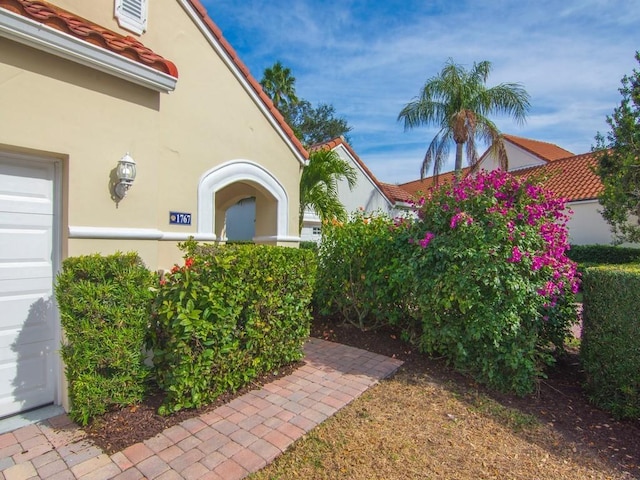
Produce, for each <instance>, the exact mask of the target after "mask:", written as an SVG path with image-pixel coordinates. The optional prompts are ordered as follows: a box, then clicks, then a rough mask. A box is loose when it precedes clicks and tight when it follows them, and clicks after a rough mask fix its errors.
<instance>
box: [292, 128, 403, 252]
mask: <svg viewBox="0 0 640 480" xmlns="http://www.w3.org/2000/svg"><path fill="white" fill-rule="evenodd" d="M323 148H327V149H331V150H333V151H334V152H335V153H336V154H337V155H338V156H339V157H340V158H341V159H343V160H344V161H346V162H348V163H349V164H350V165H351V166H353V168H355V170H356V174H357V181H356V184H355V186H354V187H353V189H350V188H349V184H348V183H347V181H346V180H341V181H339V182H338V197H339V198H340V202H341V203H342V204H343V205H344V207H345V209H346V211H347V213H352V212H355V211H356V210H358V209H363V210H364V211H365V212H370V213H373V212H381V213H385V214H388V215H390V216H397V215H401V214H403V213H406V212H407V210H408V209H409V208H410V203H409V202H410V200H411V195H410V194H408V193H407V192H406V191H404V190H403V189H401V188H399V187H398V186H397V185H391V184H388V183H382V182H380V181H379V180H378V179H377V178H376V177H375V175H374V174H373V173H372V172H371V170H369V169H368V168H367V166H366V165H365V163H364V162H363V161H362V160H361V159H360V157H358V155H357V154H356V153H355V152H354V150H353V148H351V146H350V145H349V144H348V143H347V142H346V141H345V139H344V138H342V137H337V138H334V139H332V140H329V141H327V142H324V143H321V144H318V145H314V146H313V147H311V150H318V149H323ZM321 234H322V224H321V222H320V218H319V217H318V215H317V214H316V213H315V212H313V211H306V212H305V214H304V218H303V225H302V233H301V235H300V236H301V238H302V240H307V241H319V240H320V237H321Z"/></svg>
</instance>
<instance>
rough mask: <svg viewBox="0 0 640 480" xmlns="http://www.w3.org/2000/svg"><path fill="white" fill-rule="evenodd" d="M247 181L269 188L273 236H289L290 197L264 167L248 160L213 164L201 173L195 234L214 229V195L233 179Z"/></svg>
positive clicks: (234, 181) (284, 237)
mask: <svg viewBox="0 0 640 480" xmlns="http://www.w3.org/2000/svg"><path fill="white" fill-rule="evenodd" d="M242 181H249V182H253V183H255V184H257V185H260V186H261V187H262V188H264V189H265V190H266V191H267V192H269V193H270V194H271V195H272V196H273V197H274V199H275V200H276V203H277V205H278V206H277V219H276V221H277V226H276V237H275V238H276V239H277V240H279V239H287V240H288V239H290V238H291V237H290V236H289V197H288V196H287V192H286V191H285V189H284V187H283V186H282V185H281V184H280V182H279V181H278V180H277V179H276V178H275V177H274V176H273V175H272V174H271V173H269V172H268V171H267V170H265V169H264V168H263V167H262V166H260V165H258V164H257V163H254V162H251V161H249V160H232V161H230V162H226V163H224V164H222V165H219V166H217V167H214V168H212V169H211V170H208V171H207V172H205V173H204V175H202V177H200V182H199V183H198V217H197V218H198V234H200V235H206V234H209V235H210V234H212V233H215V231H214V226H215V208H214V207H215V206H214V199H213V196H214V194H215V193H216V192H218V191H220V190H222V189H223V188H225V187H227V186H229V185H231V184H232V183H236V182H242Z"/></svg>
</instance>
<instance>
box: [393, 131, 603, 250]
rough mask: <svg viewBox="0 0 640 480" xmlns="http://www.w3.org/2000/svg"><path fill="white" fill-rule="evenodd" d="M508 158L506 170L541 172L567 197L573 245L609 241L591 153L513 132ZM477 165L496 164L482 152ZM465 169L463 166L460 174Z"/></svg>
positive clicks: (421, 184) (409, 186) (447, 177)
mask: <svg viewBox="0 0 640 480" xmlns="http://www.w3.org/2000/svg"><path fill="white" fill-rule="evenodd" d="M504 140H505V148H506V151H507V157H508V159H509V171H510V172H511V173H513V174H514V175H519V176H542V177H545V178H546V179H547V180H546V181H545V186H546V187H547V188H549V189H550V190H552V191H553V192H555V193H556V194H557V195H558V196H561V197H564V198H566V199H567V201H568V206H569V208H570V209H571V210H572V211H573V212H574V213H573V215H572V217H571V219H570V220H569V222H568V224H567V226H568V229H569V242H570V243H572V244H575V245H585V244H598V243H599V244H609V243H611V242H612V241H613V236H612V234H611V229H610V226H609V224H608V223H607V222H606V220H605V219H604V218H603V217H602V215H601V214H600V204H599V203H598V196H599V195H600V193H601V192H602V188H603V187H602V183H601V181H600V178H599V177H598V176H597V175H596V174H595V173H594V172H593V168H594V167H595V166H596V165H597V163H598V161H597V158H596V156H595V154H593V153H585V154H582V155H574V154H573V153H571V152H569V151H568V150H565V149H563V148H561V147H558V146H557V145H554V144H552V143H547V142H540V141H537V140H530V139H527V138H522V137H516V136H514V135H504ZM480 168H483V169H485V170H493V169H495V168H498V162H497V161H496V159H495V158H494V157H492V156H491V155H489V154H488V152H485V154H484V155H483V156H482V157H481V158H480ZM468 173H469V168H465V169H464V172H463V175H467V174H468ZM452 178H453V172H448V173H445V174H442V175H440V176H439V179H438V182H439V183H442V182H448V181H451V179H452ZM432 185H433V177H429V178H425V179H424V180H415V181H413V182H407V183H404V184H401V185H399V186H400V187H401V188H403V189H404V190H406V191H407V192H408V193H410V194H412V195H415V194H417V193H418V192H420V191H426V190H427V189H428V188H430V187H431V186H432Z"/></svg>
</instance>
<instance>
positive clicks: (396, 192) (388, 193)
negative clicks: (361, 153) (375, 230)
mask: <svg viewBox="0 0 640 480" xmlns="http://www.w3.org/2000/svg"><path fill="white" fill-rule="evenodd" d="M338 145H342V146H343V147H344V148H345V149H346V150H347V151H348V152H349V155H351V156H352V157H353V159H354V160H355V161H356V163H357V164H358V165H359V166H360V168H361V169H362V170H363V171H364V173H365V174H366V175H367V176H368V177H369V178H370V179H371V181H372V182H373V183H374V185H375V186H376V187H378V189H379V190H380V191H381V192H382V194H383V195H384V196H385V197H387V199H388V200H389V201H391V203H395V202H409V201H410V200H411V199H412V196H411V195H410V194H409V193H407V191H406V190H404V189H402V188H400V187H399V186H397V185H392V184H390V183H383V182H380V181H379V180H378V179H377V178H376V176H375V175H374V174H373V172H372V171H371V170H369V167H367V166H366V165H365V163H364V162H363V161H362V160H361V159H360V157H358V155H357V154H356V152H355V151H354V150H353V148H351V145H349V144H348V143H347V142H346V140H345V139H344V138H342V137H336V138H332V139H331V140H328V141H326V142H322V143H317V144H315V145H312V146H311V147H310V148H309V150H310V151H312V152H314V151H317V150H321V149H324V148H326V149H329V150H333V149H334V148H336V147H337V146H338Z"/></svg>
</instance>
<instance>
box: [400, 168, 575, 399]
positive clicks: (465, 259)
mask: <svg viewBox="0 0 640 480" xmlns="http://www.w3.org/2000/svg"><path fill="white" fill-rule="evenodd" d="M564 209H565V204H564V201H562V200H560V199H557V198H555V197H554V196H553V194H552V193H551V192H549V191H547V190H545V189H544V188H542V186H541V185H536V184H531V183H523V182H522V181H521V180H519V179H517V178H515V177H513V176H511V175H509V174H508V173H506V172H502V171H499V170H496V171H494V172H490V173H486V172H480V173H479V174H478V176H477V177H468V178H466V179H464V180H461V181H460V182H459V183H457V184H455V185H444V186H442V187H440V188H439V189H436V190H433V191H432V192H431V193H430V194H429V195H428V197H427V198H426V199H424V203H423V205H422V207H421V208H420V211H419V214H420V218H421V221H420V222H416V224H415V225H414V228H413V231H412V233H413V239H414V240H413V241H414V244H415V245H416V246H417V247H418V248H416V251H415V253H414V256H413V258H412V260H411V263H412V266H413V268H414V272H415V278H414V279H413V280H414V281H416V282H418V285H417V289H416V306H417V308H418V309H419V312H420V317H421V320H422V332H421V337H420V348H421V349H422V350H423V351H425V352H428V353H438V354H441V355H444V356H446V357H447V358H448V359H449V360H450V361H451V362H452V363H453V365H454V366H455V367H456V368H458V369H460V370H462V371H466V372H469V373H471V374H472V375H474V376H475V377H476V378H477V379H478V380H479V381H481V382H483V383H486V384H488V385H490V386H492V387H494V388H497V389H499V390H510V391H514V392H516V393H518V394H526V393H528V392H530V391H532V390H533V388H534V387H535V381H536V379H537V378H538V377H540V376H541V375H542V374H543V367H544V365H546V364H550V363H552V362H553V356H552V355H551V353H552V352H553V351H554V350H556V351H557V350H561V349H562V347H563V341H564V338H565V337H566V336H567V334H568V333H569V328H570V325H571V324H572V323H573V322H575V321H576V312H575V309H574V308H573V305H572V303H573V294H575V292H576V291H577V288H578V279H577V276H576V271H575V264H574V263H573V262H571V261H570V260H569V259H568V258H567V257H566V255H565V251H566V249H567V248H568V244H567V229H566V226H565V223H566V221H567V216H566V214H565V213H564Z"/></svg>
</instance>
